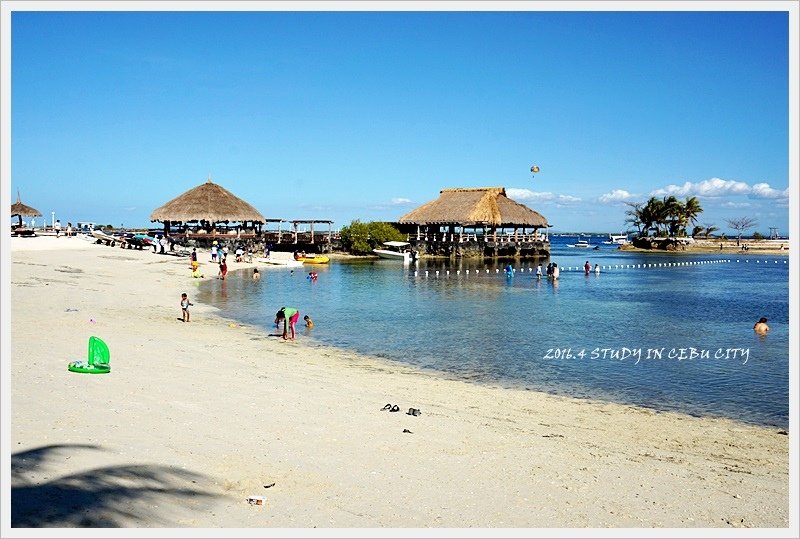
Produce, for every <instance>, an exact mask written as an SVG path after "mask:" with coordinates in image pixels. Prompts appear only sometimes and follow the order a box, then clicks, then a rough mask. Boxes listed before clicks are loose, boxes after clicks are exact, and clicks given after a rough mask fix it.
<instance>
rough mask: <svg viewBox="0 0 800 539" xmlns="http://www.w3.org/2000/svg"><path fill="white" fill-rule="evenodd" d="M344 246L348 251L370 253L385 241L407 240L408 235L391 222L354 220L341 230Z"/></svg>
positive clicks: (359, 253) (358, 253)
mask: <svg viewBox="0 0 800 539" xmlns="http://www.w3.org/2000/svg"><path fill="white" fill-rule="evenodd" d="M341 236H342V246H343V247H344V248H345V250H346V251H348V252H350V253H352V254H356V255H363V254H370V253H371V252H372V250H373V249H375V248H376V247H378V246H379V245H381V244H382V243H383V242H385V241H405V239H406V236H405V234H403V233H402V232H400V231H399V230H397V229H396V228H395V227H393V226H392V225H390V224H389V223H386V222H383V221H371V222H369V223H362V222H361V221H359V220H357V219H356V220H355V221H352V222H351V223H350V225H349V226H343V227H342V230H341Z"/></svg>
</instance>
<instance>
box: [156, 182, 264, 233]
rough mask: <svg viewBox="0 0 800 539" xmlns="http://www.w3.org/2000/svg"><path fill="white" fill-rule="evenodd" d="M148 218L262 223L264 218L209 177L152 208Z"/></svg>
mask: <svg viewBox="0 0 800 539" xmlns="http://www.w3.org/2000/svg"><path fill="white" fill-rule="evenodd" d="M150 220H151V221H161V222H163V223H169V222H173V223H175V222H181V223H189V222H193V221H197V222H200V221H206V222H209V223H219V222H227V221H238V222H242V223H243V222H245V221H252V222H253V223H259V224H263V223H264V222H266V219H265V218H264V216H263V215H261V213H260V212H259V211H258V210H256V209H255V208H254V207H253V206H251V205H250V204H248V203H247V202H245V201H244V200H242V199H241V198H239V197H237V196H235V195H234V194H233V193H231V192H230V191H228V190H227V189H225V188H223V187H222V186H220V185H217V184H216V183H214V182H212V181H211V178H209V179H208V180H207V181H206V182H205V183H203V184H201V185H198V186H197V187H195V188H194V189H189V190H188V191H186V192H185V193H183V194H182V195H180V196H178V197H176V198H173V199H172V200H170V201H169V202H167V203H166V204H164V205H163V206H161V207H160V208H156V209H155V210H153V213H151V214H150Z"/></svg>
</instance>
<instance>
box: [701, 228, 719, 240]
mask: <svg viewBox="0 0 800 539" xmlns="http://www.w3.org/2000/svg"><path fill="white" fill-rule="evenodd" d="M705 226H706V228H705V230H703V234H704V235H705V237H706V239H708V237H709V236H710V235H711V234H713V233H714V232H716V231H717V230H719V227H716V226H714V225H705Z"/></svg>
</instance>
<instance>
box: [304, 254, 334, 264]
mask: <svg viewBox="0 0 800 539" xmlns="http://www.w3.org/2000/svg"><path fill="white" fill-rule="evenodd" d="M297 260H298V261H299V262H302V263H303V264H327V263H328V262H330V261H331V259H330V258H328V257H327V256H325V255H313V256H312V255H305V256H298V257H297Z"/></svg>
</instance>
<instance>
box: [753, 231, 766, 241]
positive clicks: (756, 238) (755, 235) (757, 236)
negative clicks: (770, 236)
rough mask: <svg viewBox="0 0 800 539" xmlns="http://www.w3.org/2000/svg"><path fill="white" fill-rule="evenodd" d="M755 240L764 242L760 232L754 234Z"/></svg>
mask: <svg viewBox="0 0 800 539" xmlns="http://www.w3.org/2000/svg"><path fill="white" fill-rule="evenodd" d="M753 239H754V240H763V239H764V236H763V234H761V233H760V232H753Z"/></svg>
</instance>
